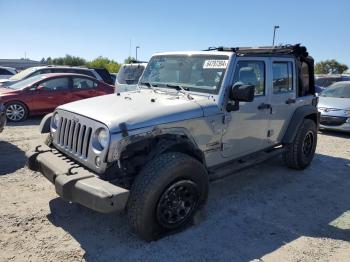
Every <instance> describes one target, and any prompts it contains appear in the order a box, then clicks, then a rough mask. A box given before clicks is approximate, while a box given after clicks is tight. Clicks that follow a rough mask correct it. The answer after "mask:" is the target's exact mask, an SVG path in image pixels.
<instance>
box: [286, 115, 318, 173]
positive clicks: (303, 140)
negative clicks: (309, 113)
mask: <svg viewBox="0 0 350 262" xmlns="http://www.w3.org/2000/svg"><path fill="white" fill-rule="evenodd" d="M316 145H317V127H316V124H315V122H314V121H312V120H311V119H304V121H303V123H302V125H301V127H300V128H299V130H298V132H297V134H296V136H295V139H294V141H293V143H292V144H288V145H286V146H285V147H286V148H285V149H286V150H285V152H284V153H283V160H284V162H285V163H286V165H287V166H288V167H290V168H294V169H304V168H306V167H307V166H308V165H310V163H311V161H312V159H313V157H314V155H315V150H316Z"/></svg>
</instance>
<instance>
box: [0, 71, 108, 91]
mask: <svg viewBox="0 0 350 262" xmlns="http://www.w3.org/2000/svg"><path fill="white" fill-rule="evenodd" d="M48 73H75V74H82V75H87V76H91V77H93V78H96V79H97V80H101V81H104V82H106V83H107V84H110V85H113V84H114V83H113V80H112V78H111V76H110V74H109V72H108V71H107V70H106V69H104V68H102V69H101V68H94V69H90V68H84V67H70V66H36V67H30V68H27V69H25V70H23V71H21V72H19V73H18V74H16V75H14V76H12V77H10V78H9V79H3V80H0V86H5V87H6V86H10V85H12V84H14V83H17V82H19V81H21V80H24V79H27V78H30V77H32V76H36V75H41V74H48Z"/></svg>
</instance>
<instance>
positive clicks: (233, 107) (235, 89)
mask: <svg viewBox="0 0 350 262" xmlns="http://www.w3.org/2000/svg"><path fill="white" fill-rule="evenodd" d="M254 93H255V86H254V85H241V84H235V85H233V86H232V87H231V89H230V94H229V97H230V100H231V101H234V104H232V103H228V104H227V106H226V110H227V111H228V112H231V111H237V110H239V102H252V101H253V100H254Z"/></svg>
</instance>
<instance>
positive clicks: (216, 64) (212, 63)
mask: <svg viewBox="0 0 350 262" xmlns="http://www.w3.org/2000/svg"><path fill="white" fill-rule="evenodd" d="M227 64H228V60H205V61H204V64H203V68H204V69H208V68H210V69H224V68H226V67H227Z"/></svg>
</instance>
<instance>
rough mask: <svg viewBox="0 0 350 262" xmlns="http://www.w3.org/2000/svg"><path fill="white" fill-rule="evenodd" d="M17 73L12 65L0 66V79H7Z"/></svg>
mask: <svg viewBox="0 0 350 262" xmlns="http://www.w3.org/2000/svg"><path fill="white" fill-rule="evenodd" d="M15 74H17V71H16V69H14V68H12V67H6V66H0V79H8V78H10V77H11V76H13V75H15Z"/></svg>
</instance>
